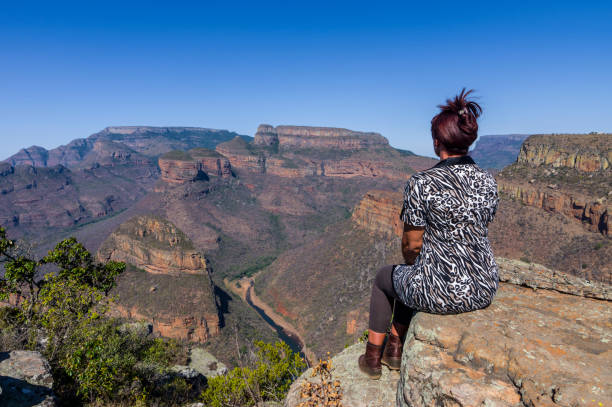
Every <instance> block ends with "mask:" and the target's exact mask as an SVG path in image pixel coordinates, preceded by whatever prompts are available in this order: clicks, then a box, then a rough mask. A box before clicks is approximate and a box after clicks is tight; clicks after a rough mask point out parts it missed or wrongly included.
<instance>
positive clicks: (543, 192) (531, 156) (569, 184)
mask: <svg viewBox="0 0 612 407" xmlns="http://www.w3.org/2000/svg"><path fill="white" fill-rule="evenodd" d="M611 162H612V135H611V134H587V135H536V136H531V137H529V138H528V139H527V140H525V142H524V143H523V145H522V146H521V151H520V154H519V156H518V160H517V162H516V163H515V164H513V165H511V166H509V167H507V168H505V169H504V170H503V171H502V172H500V173H499V175H498V184H499V190H500V192H502V193H504V194H506V196H507V197H509V198H511V199H514V200H517V201H519V202H521V203H522V204H525V205H529V206H533V207H536V208H541V209H544V210H546V211H548V212H554V213H559V214H561V215H563V216H566V217H568V218H570V219H575V220H578V221H580V222H581V223H582V224H583V225H584V226H585V227H586V228H587V229H588V230H590V231H592V232H599V233H601V234H603V235H605V236H607V235H608V231H609V229H610V225H609V215H608V214H609V213H610V205H609V202H608V201H609V198H610V192H611V191H612V167H611V166H610V163H611Z"/></svg>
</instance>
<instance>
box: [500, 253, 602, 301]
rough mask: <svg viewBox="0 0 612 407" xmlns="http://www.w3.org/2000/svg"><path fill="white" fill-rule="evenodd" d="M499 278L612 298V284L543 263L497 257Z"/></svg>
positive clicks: (531, 286)
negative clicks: (556, 268)
mask: <svg viewBox="0 0 612 407" xmlns="http://www.w3.org/2000/svg"><path fill="white" fill-rule="evenodd" d="M495 261H496V262H497V264H498V265H499V279H500V281H503V282H508V283H511V284H515V285H521V286H525V287H530V288H534V289H538V288H541V289H547V290H554V291H558V292H560V293H565V294H572V295H578V296H581V297H588V298H596V299H600V300H612V286H610V285H608V284H605V283H600V282H598V281H589V280H586V279H584V278H580V277H577V276H572V275H571V274H567V273H562V272H560V271H555V270H551V269H549V268H547V267H545V266H542V265H541V264H536V263H525V262H524V261H520V260H514V259H505V258H502V257H496V258H495Z"/></svg>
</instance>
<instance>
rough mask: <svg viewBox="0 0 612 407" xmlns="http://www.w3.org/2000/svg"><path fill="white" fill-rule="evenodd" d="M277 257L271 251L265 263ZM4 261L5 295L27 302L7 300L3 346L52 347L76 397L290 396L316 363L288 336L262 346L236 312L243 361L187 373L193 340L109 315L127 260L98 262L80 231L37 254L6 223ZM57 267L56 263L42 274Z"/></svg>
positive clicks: (131, 401)
mask: <svg viewBox="0 0 612 407" xmlns="http://www.w3.org/2000/svg"><path fill="white" fill-rule="evenodd" d="M273 260H274V258H270V257H268V258H266V257H263V258H261V259H260V260H259V261H258V262H257V265H258V266H259V267H261V266H262V265H264V264H266V265H267V264H269V263H270V262H271V261H273ZM0 263H2V264H3V266H4V268H5V271H6V272H5V276H4V278H3V279H0V300H2V301H6V300H12V301H11V302H12V303H15V302H16V303H17V305H15V306H7V307H3V308H0V328H1V330H0V351H8V350H13V349H29V350H38V351H40V352H42V353H43V355H44V356H45V357H46V358H47V359H48V361H49V363H50V365H51V368H52V374H53V377H54V383H55V384H54V391H55V392H56V394H57V395H58V396H59V397H60V399H61V402H62V403H65V404H66V405H90V406H100V405H105V406H108V405H110V406H124V405H139V406H148V405H155V406H159V405H164V406H178V405H184V404H185V403H188V402H194V401H196V400H197V399H198V398H200V399H202V400H204V401H205V402H206V405H207V406H208V405H210V406H230V405H232V406H238V405H239V406H250V405H255V404H257V403H260V402H262V401H267V400H277V401H280V400H282V399H283V398H284V397H285V395H286V393H287V391H288V390H289V386H290V385H291V383H292V382H293V381H294V380H295V379H296V378H297V377H298V376H299V374H300V373H301V372H302V371H303V370H304V369H305V367H306V366H305V362H304V361H303V360H302V359H301V357H300V356H299V354H297V353H294V352H292V351H291V349H290V348H289V346H288V345H287V344H285V343H284V342H282V341H278V342H276V343H273V344H267V343H264V342H261V341H256V342H254V349H253V346H252V345H251V344H252V342H250V339H248V338H245V337H244V335H243V332H242V331H243V330H244V329H242V328H244V326H243V325H244V324H245V321H241V323H240V325H241V328H240V329H239V328H238V326H237V322H235V321H231V322H230V321H226V322H230V323H231V324H232V325H233V326H234V327H235V329H236V330H235V332H236V347H237V348H239V349H240V350H239V351H238V358H237V363H236V364H238V365H239V367H236V368H235V369H233V370H231V371H230V372H229V374H227V375H226V376H220V377H216V378H212V379H210V380H209V381H208V383H206V381H205V380H204V379H202V378H195V379H187V378H185V377H183V376H181V375H180V374H179V373H177V372H175V371H174V370H172V369H171V367H172V366H173V365H176V364H185V363H186V359H187V358H186V353H187V352H186V351H187V349H186V347H185V346H183V345H182V344H181V343H179V342H177V341H173V340H165V339H160V338H153V337H151V336H149V335H148V334H147V333H145V332H143V331H142V330H139V329H138V328H134V327H133V324H123V323H121V321H119V320H117V319H113V318H109V317H107V316H106V315H105V313H106V311H107V309H108V307H109V304H110V302H111V301H112V298H110V297H109V292H110V291H111V290H112V289H113V288H114V287H115V285H116V279H117V277H118V276H119V275H120V274H123V273H124V271H125V268H126V267H125V264H123V263H118V262H112V261H110V262H107V263H105V264H101V263H97V262H95V261H94V260H93V257H92V255H91V254H90V253H89V252H88V251H87V250H86V249H85V247H83V246H82V245H81V244H80V243H78V242H77V241H76V240H75V239H74V238H69V239H66V240H64V241H62V242H60V243H59V244H58V245H57V246H56V247H55V248H54V249H53V250H51V251H50V252H49V253H48V255H47V256H45V257H43V258H42V259H40V260H33V259H31V256H29V255H28V254H27V250H26V249H24V248H22V247H21V246H19V245H18V243H17V242H15V241H13V240H10V239H8V238H7V236H6V232H5V231H4V229H2V228H0ZM49 266H53V268H54V270H55V271H54V272H52V273H47V274H46V275H45V276H44V277H43V278H42V279H40V278H36V276H37V275H38V273H40V272H42V270H41V268H42V267H49ZM126 274H129V272H128V273H126ZM196 277H198V276H196ZM147 286H148V285H147ZM16 299H19V301H15V300H16ZM222 308H223V307H222ZM246 325H248V326H250V325H249V323H248V322H247V323H246ZM239 332H240V336H241V338H240V339H241V340H240V341H239V340H238V335H239ZM220 336H221V335H220ZM247 336H248V335H247ZM249 338H250V336H249ZM224 342H228V340H227V338H225V339H224ZM239 342H242V345H240V346H239V345H238V343H239ZM249 347H250V348H249Z"/></svg>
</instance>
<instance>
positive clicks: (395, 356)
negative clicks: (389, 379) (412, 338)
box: [381, 333, 404, 370]
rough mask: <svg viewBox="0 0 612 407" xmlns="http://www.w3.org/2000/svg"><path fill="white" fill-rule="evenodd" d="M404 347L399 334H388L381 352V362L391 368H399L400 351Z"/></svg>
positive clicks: (400, 363)
mask: <svg viewBox="0 0 612 407" xmlns="http://www.w3.org/2000/svg"><path fill="white" fill-rule="evenodd" d="M403 349H404V341H402V339H401V338H400V337H399V336H395V335H393V334H391V333H390V334H389V336H387V343H386V345H385V350H384V352H383V356H382V360H381V363H382V364H383V365H385V366H387V367H388V368H389V369H391V370H399V369H400V367H401V366H402V351H403Z"/></svg>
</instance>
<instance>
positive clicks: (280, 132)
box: [254, 124, 389, 150]
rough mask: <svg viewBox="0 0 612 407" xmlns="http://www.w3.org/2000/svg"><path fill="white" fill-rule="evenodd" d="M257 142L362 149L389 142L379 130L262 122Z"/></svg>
mask: <svg viewBox="0 0 612 407" xmlns="http://www.w3.org/2000/svg"><path fill="white" fill-rule="evenodd" d="M254 143H255V144H257V145H263V146H271V147H278V148H281V149H288V148H339V149H347V150H352V149H361V148H368V147H376V146H386V145H388V144H389V142H388V141H387V139H386V138H384V137H383V136H381V135H380V134H378V133H373V132H361V131H353V130H348V129H341V128H335V127H310V126H276V127H273V126H271V125H269V124H261V125H260V126H259V127H258V128H257V133H255V140H254Z"/></svg>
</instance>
